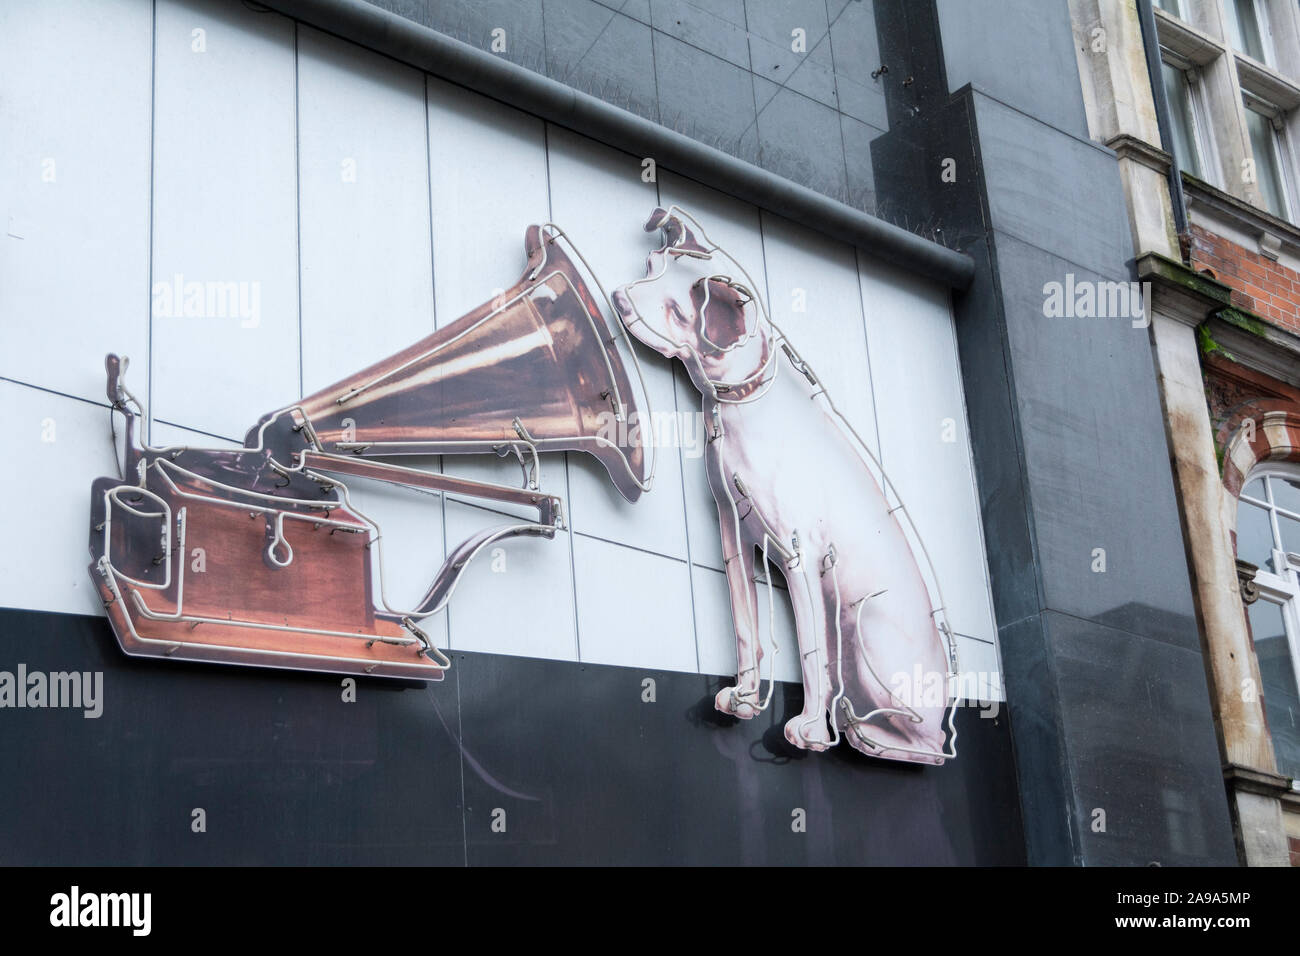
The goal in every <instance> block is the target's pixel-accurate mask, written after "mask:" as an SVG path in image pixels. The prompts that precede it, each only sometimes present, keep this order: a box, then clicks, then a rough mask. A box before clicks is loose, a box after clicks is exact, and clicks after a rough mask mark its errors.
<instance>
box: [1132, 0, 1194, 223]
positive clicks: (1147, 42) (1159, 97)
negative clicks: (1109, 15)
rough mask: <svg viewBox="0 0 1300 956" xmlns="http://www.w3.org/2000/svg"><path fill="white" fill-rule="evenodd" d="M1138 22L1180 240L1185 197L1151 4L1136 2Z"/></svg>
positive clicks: (1145, 0)
mask: <svg viewBox="0 0 1300 956" xmlns="http://www.w3.org/2000/svg"><path fill="white" fill-rule="evenodd" d="M1137 9H1138V20H1139V21H1141V23H1142V47H1143V49H1144V51H1145V52H1146V57H1147V76H1148V77H1149V78H1150V80H1151V97H1152V99H1153V100H1154V101H1155V106H1156V123H1157V125H1158V126H1159V129H1160V142H1161V143H1163V144H1165V151H1166V152H1167V153H1168V154H1169V196H1170V198H1171V199H1172V200H1173V207H1174V229H1175V230H1177V232H1178V234H1179V235H1180V236H1181V235H1182V234H1183V233H1185V232H1186V231H1187V197H1186V196H1184V195H1183V171H1182V170H1181V169H1179V168H1178V157H1177V156H1175V155H1174V149H1173V144H1174V135H1173V127H1172V126H1171V125H1170V122H1169V97H1167V96H1165V78H1164V74H1163V73H1162V72H1161V63H1162V61H1161V59H1160V35H1159V34H1158V33H1157V32H1156V15H1155V11H1154V10H1153V9H1152V7H1151V0H1137Z"/></svg>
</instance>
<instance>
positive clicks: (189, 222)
mask: <svg viewBox="0 0 1300 956" xmlns="http://www.w3.org/2000/svg"><path fill="white" fill-rule="evenodd" d="M200 44H201V45H202V52H199V50H198V49H197V48H198V47H199V45H200ZM156 63H157V66H156V75H155V91H154V94H155V117H154V230H153V292H154V293H155V296H154V317H153V389H152V408H151V409H150V411H151V413H152V414H153V415H155V416H157V417H158V418H162V419H165V420H167V421H171V422H177V423H181V424H184V425H186V426H188V427H193V428H198V429H200V430H202V431H208V432H213V433H215V434H220V435H230V436H242V435H243V434H244V432H245V431H246V430H247V429H248V428H249V427H250V426H251V425H252V424H253V423H255V422H256V421H257V419H258V418H260V417H261V416H262V415H263V414H264V413H266V412H268V411H273V410H275V409H276V408H279V407H282V406H284V405H286V404H288V403H290V402H291V401H293V400H294V399H295V398H297V396H298V362H299V354H298V264H297V233H298V226H297V223H298V207H297V170H296V168H295V162H294V148H295V132H294V29H293V23H292V22H291V21H289V20H287V19H285V18H284V17H281V16H279V15H276V14H272V13H259V12H255V11H254V10H253V9H251V8H249V7H246V6H243V5H242V4H231V3H215V2H208V0H191V2H184V3H182V2H178V0H159V3H158V27H157V47H156ZM178 276H179V277H181V278H180V279H179V281H178V279H177V277H178ZM194 283H198V284H199V285H197V286H195V285H192V284H194ZM231 283H233V284H234V285H233V286H231V285H229V284H231ZM177 286H181V288H180V289H179V292H180V295H179V296H178V297H177V298H179V299H181V300H182V301H180V302H176V301H173V302H172V303H170V305H169V304H168V303H166V302H165V301H164V300H163V298H162V297H161V296H160V292H162V291H163V290H165V289H170V290H171V291H172V292H173V293H175V292H176V291H177V288H176V287H177ZM160 287H161V288H160ZM192 291H198V292H199V295H198V296H196V297H194V298H192V299H191V298H190V293H191V292H192ZM232 291H233V292H234V293H236V295H238V296H239V304H238V307H234V306H233V305H232V303H231V301H229V300H227V301H226V302H224V303H223V302H222V301H221V298H222V297H225V296H227V295H229V294H230V293H231V292H232ZM187 306H189V307H188V308H187ZM160 313H162V314H160ZM196 313H197V314H196ZM221 313H225V314H224V315H223V314H221ZM141 384H142V383H139V382H137V385H141ZM141 398H142V399H143V398H144V395H143V394H141Z"/></svg>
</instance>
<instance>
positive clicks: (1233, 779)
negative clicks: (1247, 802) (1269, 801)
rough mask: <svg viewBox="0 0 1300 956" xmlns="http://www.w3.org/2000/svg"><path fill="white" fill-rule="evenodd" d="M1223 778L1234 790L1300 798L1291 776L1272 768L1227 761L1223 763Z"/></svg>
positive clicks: (1268, 795)
mask: <svg viewBox="0 0 1300 956" xmlns="http://www.w3.org/2000/svg"><path fill="white" fill-rule="evenodd" d="M1223 779H1224V780H1226V781H1227V782H1228V785H1229V786H1231V787H1232V789H1234V790H1244V791H1245V792H1246V793H1258V794H1261V795H1263V796H1266V797H1291V798H1293V799H1300V794H1297V793H1296V791H1294V790H1293V789H1292V788H1291V778H1290V777H1284V776H1282V775H1281V774H1280V773H1274V772H1273V771H1271V770H1258V769H1256V768H1255V767H1244V766H1242V765H1241V764H1235V763H1226V764H1224V765H1223Z"/></svg>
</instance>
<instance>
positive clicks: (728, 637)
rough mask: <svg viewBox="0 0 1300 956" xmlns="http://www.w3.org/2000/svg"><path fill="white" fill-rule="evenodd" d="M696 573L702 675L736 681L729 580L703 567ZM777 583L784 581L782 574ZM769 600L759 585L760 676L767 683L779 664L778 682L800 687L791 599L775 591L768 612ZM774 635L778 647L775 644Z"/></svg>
mask: <svg viewBox="0 0 1300 956" xmlns="http://www.w3.org/2000/svg"><path fill="white" fill-rule="evenodd" d="M694 572H695V574H694V578H695V634H696V640H697V641H698V643H699V647H700V672H701V673H703V674H722V675H725V676H727V677H731V678H734V677H736V676H737V666H736V633H735V628H734V625H733V624H732V617H731V598H730V596H729V594H728V591H727V576H726V575H725V574H723V573H722V572H721V571H714V570H713V569H712V568H704V567H699V566H697V567H696V568H695V569H694ZM777 580H780V574H779V573H778V575H777ZM768 600H769V597H768V591H767V585H766V584H759V585H758V619H759V620H758V623H759V633H760V635H761V638H762V646H763V660H762V662H761V663H760V664H759V668H758V669H759V673H760V674H761V675H762V677H763V679H764V680H767V678H768V677H769V676H771V674H772V666H773V664H774V663H775V665H776V679H777V680H785V681H792V682H794V683H798V682H799V679H800V678H799V645H798V640H797V638H796V637H795V632H794V611H793V609H792V608H791V606H790V597H789V595H788V594H787V593H786V592H785V590H784V589H782V588H781V587H773V588H772V594H771V602H772V603H771V607H772V610H771V611H769V610H768V606H769V605H768ZM769 621H770V622H771V623H769ZM774 634H775V637H776V643H775V644H773V640H772V638H773V635H774ZM764 693H766V691H764Z"/></svg>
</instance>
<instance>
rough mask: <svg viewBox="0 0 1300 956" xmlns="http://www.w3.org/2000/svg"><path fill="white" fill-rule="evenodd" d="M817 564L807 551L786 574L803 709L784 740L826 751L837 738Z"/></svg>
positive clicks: (823, 603)
mask: <svg viewBox="0 0 1300 956" xmlns="http://www.w3.org/2000/svg"><path fill="white" fill-rule="evenodd" d="M817 575H818V563H817V562H816V561H814V560H813V559H812V558H811V557H810V556H809V555H808V554H802V555H799V556H798V565H797V566H796V567H792V568H791V569H790V570H789V571H787V573H786V576H785V577H786V582H787V583H788V584H789V586H790V604H791V606H792V607H793V608H794V627H795V634H796V636H797V637H798V639H799V667H800V670H801V672H802V674H803V712H802V713H801V714H799V716H797V717H794V718H792V719H790V720H787V721H786V723H785V739H786V740H788V741H790V743H792V744H794V745H795V746H796V747H801V748H803V749H805V750H825V749H826V748H827V747H829V746H830V745H831V744H832V743H833V742H834V740H835V737H834V736H833V735H832V733H831V731H830V728H829V726H828V725H827V723H826V717H827V713H828V711H829V708H830V702H831V697H832V694H833V693H834V687H833V686H832V683H831V672H830V658H829V654H828V635H827V622H826V602H825V599H824V596H823V594H822V588H821V583H820V581H818V579H817Z"/></svg>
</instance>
